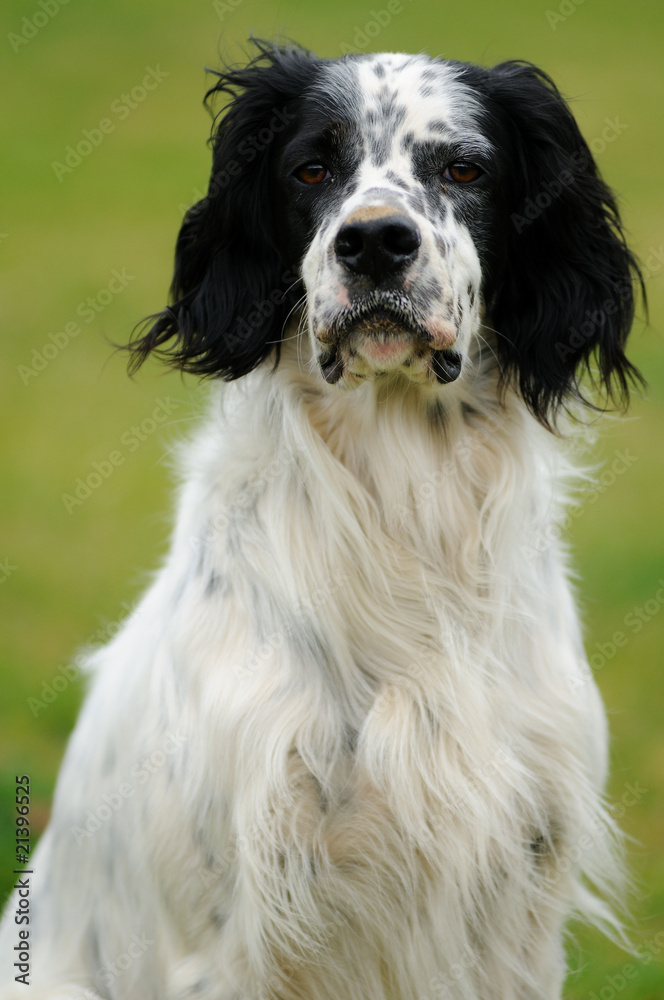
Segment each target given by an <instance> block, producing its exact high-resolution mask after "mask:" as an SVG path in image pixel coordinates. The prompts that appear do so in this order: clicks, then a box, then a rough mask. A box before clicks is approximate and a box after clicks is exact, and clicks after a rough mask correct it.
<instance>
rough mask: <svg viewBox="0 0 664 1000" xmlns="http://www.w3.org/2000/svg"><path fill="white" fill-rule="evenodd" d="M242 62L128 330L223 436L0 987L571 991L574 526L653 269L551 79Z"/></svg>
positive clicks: (75, 769) (91, 698) (310, 992)
mask: <svg viewBox="0 0 664 1000" xmlns="http://www.w3.org/2000/svg"><path fill="white" fill-rule="evenodd" d="M257 44H258V48H259V51H258V53H257V54H256V55H255V57H254V58H253V59H252V60H251V61H250V62H249V63H248V64H247V65H244V66H242V67H240V68H228V69H226V70H224V71H223V72H221V73H219V74H218V77H217V82H216V84H215V86H214V87H213V92H215V93H217V94H221V95H222V96H223V97H225V98H226V104H227V107H226V111H225V113H224V114H223V115H222V116H221V117H220V118H219V119H218V120H217V122H216V124H215V129H214V144H213V148H214V155H213V169H212V176H211V180H210V187H209V192H208V195H207V197H205V198H204V199H203V200H202V201H200V202H199V203H198V204H196V205H195V206H194V207H193V208H191V210H190V211H189V212H188V213H187V215H186V217H185V219H184V222H183V225H182V229H181V232H180V235H179V239H178V242H177V251H176V264H175V276H174V279H173V285H172V304H171V305H170V306H169V307H168V308H166V309H164V311H163V312H161V313H160V314H159V315H157V316H156V317H153V318H152V319H151V320H150V321H149V323H148V326H147V327H144V328H143V329H142V330H141V331H140V332H139V333H138V334H137V336H136V338H135V339H134V341H133V342H132V345H131V346H132V350H133V354H132V355H131V357H132V361H133V365H134V367H136V366H137V365H138V364H140V362H141V361H143V359H144V358H146V357H147V356H148V355H151V354H157V355H161V356H163V357H165V358H166V359H167V360H168V361H170V362H171V364H173V365H175V366H177V367H178V368H180V369H183V370H185V371H189V372H194V373H198V374H199V375H202V376H211V377H213V378H215V379H216V380H217V381H216V383H215V385H216V388H215V390H214V392H213V394H212V401H211V409H210V414H209V419H208V421H207V423H206V424H205V426H204V428H203V429H202V431H201V432H200V433H199V434H198V436H197V438H196V439H195V440H194V441H193V442H192V443H191V444H190V445H189V446H188V449H187V450H186V453H185V461H184V466H185V476H184V483H183V487H182V490H181V493H180V499H179V510H178V515H177V522H176V527H175V531H174V535H173V542H172V546H171V550H170V554H169V555H168V557H167V559H166V562H165V565H164V567H163V569H162V570H161V571H160V573H159V574H158V576H157V577H156V579H155V582H154V583H153V585H152V586H151V588H150V589H149V590H148V592H147V594H146V595H145V597H144V598H143V600H142V603H141V604H140V606H139V607H138V609H137V610H136V611H135V613H133V614H132V616H131V617H130V619H129V620H128V622H127V623H126V625H125V627H124V628H123V629H122V631H121V632H120V634H118V635H117V636H116V637H115V638H114V639H113V641H112V642H111V643H110V644H109V645H108V646H107V647H106V648H104V649H102V650H101V651H96V652H94V653H93V654H92V655H91V657H90V670H91V673H92V674H93V675H94V680H93V683H92V686H91V690H90V693H89V695H88V697H87V701H86V703H85V706H84V708H83V711H82V713H81V716H80V720H79V722H78V725H77V728H76V731H75V732H74V735H73V737H72V740H71V743H70V745H69V749H68V751H67V755H66V758H65V761H64V765H63V767H62V772H61V775H60V779H59V782H58V786H57V790H56V794H55V803H54V807H53V815H52V819H51V822H50V825H49V827H48V829H47V831H46V833H45V834H44V837H43V839H42V842H41V843H40V845H39V848H38V850H37V852H36V855H35V857H34V859H33V863H32V865H31V870H32V871H33V874H32V875H31V876H30V877H31V879H32V882H31V885H32V887H33V892H32V896H31V903H30V905H31V911H30V924H29V932H30V933H29V937H26V938H19V930H20V928H19V926H18V925H17V923H16V914H17V911H18V910H19V908H20V905H21V904H20V900H19V898H18V893H19V892H20V889H17V890H16V892H17V895H16V896H13V897H12V899H11V900H10V903H9V906H8V910H7V914H6V918H5V922H4V925H3V928H2V935H1V954H2V962H3V963H4V966H3V973H2V975H3V977H4V979H3V983H4V985H3V986H2V988H1V991H0V995H1V996H2V998H14V997H15V996H16V997H24V996H30V997H31V998H32V1000H44V998H50V1000H55V998H56V997H57V998H70V1000H100V998H103V1000H185V998H192V1000H193V998H196V1000H341V998H343V1000H536V998H542V1000H544V998H546V1000H554V998H559V997H560V995H561V989H562V983H563V979H564V975H565V958H564V950H563V930H564V926H565V924H566V921H567V919H568V918H569V917H570V916H573V915H574V914H576V915H580V916H581V917H583V918H586V919H591V920H593V921H595V922H598V923H600V924H601V925H603V926H604V927H609V928H610V927H611V922H612V919H613V918H612V916H611V913H612V909H611V906H610V904H607V902H606V900H607V899H609V900H611V893H612V882H613V878H614V874H615V871H616V868H617V867H619V861H618V862H617V861H616V843H619V841H618V838H617V836H616V833H615V830H614V827H613V822H612V819H611V816H610V811H609V810H607V808H606V805H605V803H604V799H603V786H604V782H605V776H606V761H607V736H606V726H605V717H604V711H603V708H602V704H601V701H600V698H599V695H598V692H597V689H596V686H595V683H594V680H593V677H592V676H591V672H590V670H589V668H588V666H587V665H586V660H585V657H584V651H583V645H582V638H581V631H580V626H579V621H578V617H577V612H576V610H575V603H574V599H573V595H572V591H571V588H570V583H569V580H568V570H567V565H566V564H567V558H566V552H565V546H564V545H563V544H561V541H560V539H559V535H560V530H559V524H560V522H561V519H562V518H563V516H564V511H565V504H566V502H567V500H568V498H569V496H570V491H571V489H572V488H573V487H574V484H575V482H576V480H575V472H574V462H573V460H572V459H571V457H570V446H569V441H570V440H573V439H574V438H575V435H574V427H575V426H577V427H578V426H579V425H580V423H579V420H578V415H579V413H581V412H585V413H588V412H589V410H588V407H589V406H590V407H593V406H594V407H597V406H600V405H605V403H606V400H607V399H609V400H613V402H614V403H616V402H624V401H625V397H626V395H627V393H628V389H629V386H630V383H631V382H633V381H634V380H635V379H638V378H639V376H638V373H637V371H636V369H635V368H634V367H633V366H632V364H631V363H630V362H629V361H628V360H627V358H626V356H625V354H624V346H625V340H626V337H627V334H628V332H629V328H630V325H631V321H632V318H633V313H634V306H635V300H636V297H637V296H636V293H637V292H638V291H639V286H640V285H641V280H640V272H639V269H638V266H637V263H636V261H635V259H634V257H633V255H632V254H631V252H630V250H629V249H628V248H627V246H626V243H625V238H624V234H623V230H622V228H621V223H620V218H619V215H618V211H617V208H616V204H615V201H614V198H613V196H612V194H611V192H610V190H609V189H608V188H607V186H606V185H605V183H604V182H603V181H602V180H601V179H600V177H599V176H598V173H597V169H596V166H595V164H594V162H593V158H592V156H591V153H590V151H589V148H588V145H587V144H586V142H585V141H584V139H583V138H582V136H581V134H580V132H579V129H578V127H577V125H576V124H575V121H574V119H573V117H572V115H571V113H570V111H569V110H568V108H567V106H566V104H565V103H564V101H563V100H562V98H561V97H560V94H559V93H558V91H557V90H556V88H555V86H554V84H553V83H552V81H551V80H550V79H549V78H548V76H546V74H544V73H543V72H541V71H540V70H538V69H537V68H535V67H534V66H532V65H530V64H528V63H524V62H507V63H503V64H501V65H499V66H496V67H495V68H493V69H483V68H480V67H478V66H474V65H469V64H464V63H461V62H454V61H445V60H442V59H432V58H428V57H426V56H424V55H416V56H407V55H398V54H381V55H373V54H362V55H349V56H346V57H343V58H340V59H319V58H316V57H315V56H313V55H312V54H310V53H308V52H305V51H302V50H299V49H297V48H296V47H294V46H292V47H291V46H289V45H284V46H272V45H269V44H267V43H257ZM582 379H583V381H582ZM593 383H594V389H593ZM594 390H602V393H601V397H602V399H604V401H605V402H604V403H602V402H601V400H600V399H599V397H598V396H597V394H594V395H593V394H592V393H593V392H594ZM607 393H608V396H607V395H606V394H607ZM575 414H576V420H575V417H574V415H575ZM618 857H619V850H618ZM26 940H27V941H28V944H27V945H26V944H25V943H24V942H25V941H26ZM28 949H29V951H28ZM12 956H13V960H12ZM21 958H23V959H24V960H25V963H26V964H27V965H28V966H29V977H30V979H29V981H30V984H31V986H30V991H29V992H28V991H27V990H26V989H25V987H24V982H25V980H19V981H18V982H17V979H18V978H19V975H20V969H21ZM12 964H13V968H12V967H11V966H12ZM17 970H18V971H17Z"/></svg>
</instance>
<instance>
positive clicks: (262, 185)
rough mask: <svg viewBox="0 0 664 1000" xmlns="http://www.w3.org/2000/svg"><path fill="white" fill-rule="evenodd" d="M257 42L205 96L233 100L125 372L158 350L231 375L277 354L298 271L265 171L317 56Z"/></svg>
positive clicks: (178, 363)
mask: <svg viewBox="0 0 664 1000" xmlns="http://www.w3.org/2000/svg"><path fill="white" fill-rule="evenodd" d="M254 44H255V45H256V46H257V48H258V49H259V52H258V55H257V56H256V57H255V58H254V59H253V60H252V61H251V62H249V63H248V65H246V66H243V67H242V68H239V69H230V68H227V69H225V70H223V71H222V72H218V73H216V76H217V78H218V79H217V82H216V83H215V85H214V86H213V87H212V88H211V89H210V90H209V91H208V93H207V95H206V103H207V102H208V101H209V99H210V98H212V97H213V95H216V94H223V95H226V96H228V97H229V98H230V103H229V104H228V105H227V107H226V109H225V111H224V112H223V113H222V115H220V116H219V118H218V119H217V120H216V122H215V127H214V128H213V133H212V137H211V143H212V146H213V168H212V175H211V177H210V184H209V188H208V193H207V197H205V198H203V200H202V201H199V202H198V204H196V205H194V206H193V207H192V208H191V209H189V211H188V212H187V214H186V216H185V219H184V222H183V224H182V228H181V230H180V234H179V236H178V240H177V245H176V252H175V273H174V276H173V282H172V285H171V293H170V297H171V305H170V306H169V307H168V308H166V309H164V311H163V312H161V313H159V314H157V315H156V316H152V317H150V318H149V319H148V320H147V321H146V325H144V327H143V331H142V333H141V335H140V336H139V337H138V338H137V339H135V340H133V341H132V343H131V344H130V345H129V349H130V350H131V352H132V358H131V361H130V369H131V370H134V369H136V368H137V367H139V366H140V364H141V363H142V362H143V361H144V360H145V358H146V357H147V356H148V355H149V354H151V353H156V354H158V355H160V356H161V357H163V358H164V359H165V360H167V361H169V362H170V363H171V364H172V365H173V366H175V367H178V368H180V369H182V370H183V371H189V372H193V373H195V374H199V375H214V376H219V377H222V378H226V379H233V378H238V377H239V376H241V375H245V374H246V373H247V372H249V371H251V370H252V369H253V368H255V367H256V365H258V364H259V363H260V362H261V361H262V360H263V359H264V358H265V357H267V355H268V354H269V353H270V352H271V351H273V350H275V349H276V351H277V352H278V345H279V342H280V340H281V335H282V331H283V326H284V323H285V320H286V318H287V316H288V313H289V310H290V309H291V307H292V305H293V303H294V301H295V299H296V296H294V291H293V289H294V286H295V285H296V284H297V281H298V275H297V272H296V271H295V270H293V269H292V267H289V263H290V262H288V261H285V260H284V259H283V256H282V253H281V250H280V246H279V239H278V234H277V231H276V221H275V211H274V204H273V185H272V184H271V178H270V170H271V165H272V162H273V160H274V155H275V148H276V147H277V146H278V145H279V143H280V141H281V139H282V138H283V136H284V134H285V133H286V132H287V131H288V130H289V127H291V125H292V122H293V120H294V117H295V116H294V115H293V114H292V112H289V109H288V105H289V102H292V101H294V100H295V99H296V98H297V97H299V96H300V95H301V94H302V93H303V92H304V91H305V90H306V89H307V87H308V86H309V85H310V84H311V82H312V79H313V78H314V77H315V76H316V74H317V69H318V67H319V66H320V61H318V60H316V58H315V57H313V56H312V55H310V54H309V53H307V52H305V51H303V50H301V49H297V48H295V47H290V48H279V47H276V46H271V45H269V44H268V43H263V42H255V43H254ZM146 326H147V328H146ZM277 356H278V353H277Z"/></svg>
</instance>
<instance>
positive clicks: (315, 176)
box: [295, 163, 332, 184]
mask: <svg viewBox="0 0 664 1000" xmlns="http://www.w3.org/2000/svg"><path fill="white" fill-rule="evenodd" d="M295 176H296V177H297V179H298V180H299V181H302V183H303V184H322V183H323V181H329V180H330V178H331V177H332V174H331V173H330V171H329V170H328V169H327V167H325V166H323V164H322V163H305V164H304V166H303V167H298V168H297V170H296V171H295Z"/></svg>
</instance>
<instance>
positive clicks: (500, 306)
mask: <svg viewBox="0 0 664 1000" xmlns="http://www.w3.org/2000/svg"><path fill="white" fill-rule="evenodd" d="M489 81H490V82H489V87H490V91H491V93H490V96H491V98H492V99H493V101H494V102H495V104H497V105H498V106H499V109H500V110H501V112H502V114H501V117H502V118H503V120H504V123H505V126H506V128H507V130H508V132H509V133H510V145H511V147H512V149H513V151H514V160H513V163H512V168H511V171H510V176H509V177H508V178H507V180H506V187H507V190H508V192H509V198H510V219H509V224H508V236H507V248H506V260H505V269H504V272H503V275H502V281H501V282H500V284H499V287H498V289H497V294H496V297H495V300H494V303H493V306H492V323H493V326H494V327H495V329H496V331H497V333H498V340H497V345H498V352H499V358H500V360H501V363H502V371H503V377H504V379H505V381H506V382H509V383H511V384H513V385H514V386H515V387H516V388H517V389H518V391H519V392H520V394H521V396H522V397H523V399H524V400H525V402H526V403H527V405H528V406H529V408H530V409H531V411H532V412H533V413H534V414H535V416H536V417H537V418H538V419H539V420H540V421H541V422H542V423H543V424H544V425H545V426H547V427H552V425H553V421H554V420H555V415H556V412H557V411H558V410H559V409H560V407H561V405H563V406H564V405H565V402H566V401H569V399H570V398H572V397H573V398H576V399H580V400H582V401H583V402H584V403H586V404H587V405H589V406H596V405H597V404H596V402H595V401H593V400H591V399H590V398H588V395H587V393H584V392H583V390H582V387H581V379H582V378H583V376H584V375H586V376H589V381H590V383H591V384H592V386H593V388H595V389H599V390H601V395H603V396H604V398H605V400H606V401H607V402H608V401H610V402H612V403H614V404H622V405H626V403H627V401H628V395H629V387H630V383H632V382H640V383H642V381H643V380H642V379H641V376H640V374H639V372H638V371H637V369H636V368H635V367H634V365H632V363H631V362H630V361H629V360H628V359H627V358H626V357H625V353H624V346H625V341H626V338H627V335H628V333H629V330H630V327H631V325H632V320H633V318H634V308H635V299H636V298H637V295H638V292H639V291H641V293H643V295H644V301H645V292H644V287H643V279H642V276H641V273H640V271H639V267H638V265H637V263H636V260H635V258H634V256H633V255H632V253H631V252H630V250H629V249H628V247H627V245H626V242H625V235H624V232H623V229H622V225H621V221H620V216H619V214H618V209H617V206H616V202H615V199H614V197H613V195H612V193H611V191H610V190H609V188H608V187H607V185H606V184H605V183H604V181H603V180H602V179H601V178H600V177H599V175H598V172H597V167H596V165H595V162H594V160H593V157H592V154H591V152H590V149H589V148H588V145H587V143H586V142H585V140H584V139H583V137H582V135H581V133H580V131H579V129H578V126H577V124H576V122H575V120H574V118H573V116H572V114H571V113H570V111H569V109H568V107H567V105H566V104H565V102H564V100H563V99H562V97H561V95H560V93H559V92H558V90H557V89H556V87H555V85H554V84H553V82H552V81H551V79H550V78H549V77H548V76H547V75H546V74H545V73H543V72H542V71H541V70H538V69H537V68H536V67H534V66H532V65H530V64H528V63H521V62H507V63H502V64H501V65H499V66H496V67H495V69H493V70H490V71H489ZM616 127H617V128H619V127H620V125H619V124H618V126H615V125H614V129H615V128H616ZM613 134H616V133H615V132H614V133H613Z"/></svg>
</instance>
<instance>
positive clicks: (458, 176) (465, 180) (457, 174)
mask: <svg viewBox="0 0 664 1000" xmlns="http://www.w3.org/2000/svg"><path fill="white" fill-rule="evenodd" d="M481 173H482V171H481V170H480V168H479V167H475V166H473V164H472V163H450V165H449V167H446V168H445V170H444V171H443V177H444V178H445V180H447V181H456V182H457V184H470V182H471V181H474V180H477V178H478V177H479V176H480V174H481Z"/></svg>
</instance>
